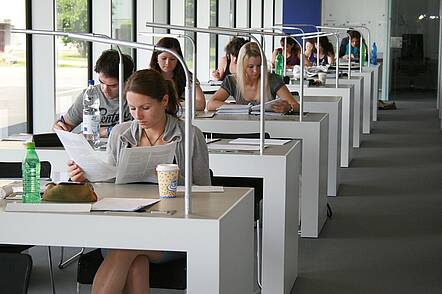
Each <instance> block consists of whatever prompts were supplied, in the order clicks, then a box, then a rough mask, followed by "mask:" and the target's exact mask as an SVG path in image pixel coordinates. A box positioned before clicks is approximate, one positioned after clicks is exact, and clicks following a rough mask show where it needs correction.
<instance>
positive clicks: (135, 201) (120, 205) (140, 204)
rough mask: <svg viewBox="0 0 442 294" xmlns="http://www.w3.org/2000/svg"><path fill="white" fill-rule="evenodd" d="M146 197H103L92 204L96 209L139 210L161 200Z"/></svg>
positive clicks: (93, 208)
mask: <svg viewBox="0 0 442 294" xmlns="http://www.w3.org/2000/svg"><path fill="white" fill-rule="evenodd" d="M159 201H160V199H146V198H103V199H101V200H99V201H97V202H96V203H94V204H93V205H92V210H94V211H108V210H109V211H137V210H140V209H142V208H145V207H147V206H149V205H152V204H155V203H157V202H159Z"/></svg>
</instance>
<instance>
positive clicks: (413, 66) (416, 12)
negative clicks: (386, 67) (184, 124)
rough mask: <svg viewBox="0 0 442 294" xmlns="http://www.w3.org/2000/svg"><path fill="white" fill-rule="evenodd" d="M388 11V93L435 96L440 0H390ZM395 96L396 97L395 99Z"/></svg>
mask: <svg viewBox="0 0 442 294" xmlns="http://www.w3.org/2000/svg"><path fill="white" fill-rule="evenodd" d="M392 7H393V9H392V11H391V59H392V68H391V94H392V96H396V97H398V96H400V95H401V93H405V92H408V93H409V92H410V91H416V90H417V91H420V92H421V91H425V92H427V93H429V94H431V95H434V96H435V94H436V90H437V72H438V55H439V54H438V52H439V38H438V36H439V0H422V1H413V0H400V1H399V0H393V2H392ZM396 97H395V98H396Z"/></svg>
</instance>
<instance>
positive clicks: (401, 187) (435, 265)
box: [292, 97, 442, 294]
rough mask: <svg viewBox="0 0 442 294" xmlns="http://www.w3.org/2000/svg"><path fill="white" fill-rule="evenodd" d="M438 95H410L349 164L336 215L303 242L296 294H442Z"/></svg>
mask: <svg viewBox="0 0 442 294" xmlns="http://www.w3.org/2000/svg"><path fill="white" fill-rule="evenodd" d="M435 103H436V102H435V99H425V98H422V97H419V99H413V98H408V99H406V98H404V99H402V100H400V101H396V104H397V106H398V110H389V111H381V112H380V113H379V121H378V122H376V123H375V126H374V127H375V129H374V131H373V133H372V134H371V135H369V136H363V138H362V139H363V143H362V145H361V148H359V150H356V152H355V158H354V159H353V161H352V163H351V167H350V168H348V169H343V170H342V183H343V185H342V187H341V189H340V191H339V196H338V197H336V198H331V199H330V203H331V205H332V207H333V211H334V215H333V219H332V220H329V221H328V222H327V224H326V226H325V228H324V230H323V231H322V234H321V237H320V238H319V239H317V240H309V239H302V240H301V243H300V262H299V277H298V280H297V281H296V284H295V287H294V289H293V291H292V293H296V294H305V293H309V294H314V293H327V294H331V293H339V294H346V293H352V294H354V293H361V294H362V293H401V294H405V293H414V294H415V293H442V133H441V132H440V130H439V121H438V120H437V112H436V110H435Z"/></svg>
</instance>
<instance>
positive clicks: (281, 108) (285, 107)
mask: <svg viewBox="0 0 442 294" xmlns="http://www.w3.org/2000/svg"><path fill="white" fill-rule="evenodd" d="M290 108H291V106H290V104H289V103H288V102H287V101H285V100H282V99H280V100H279V101H278V102H276V103H274V104H273V105H272V110H273V111H274V112H281V113H286V112H288V111H289V110H290Z"/></svg>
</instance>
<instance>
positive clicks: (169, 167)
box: [157, 163, 180, 172]
mask: <svg viewBox="0 0 442 294" xmlns="http://www.w3.org/2000/svg"><path fill="white" fill-rule="evenodd" d="M179 169H180V168H179V166H178V164H173V163H161V164H159V165H157V171H158V172H168V171H176V170H179Z"/></svg>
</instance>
